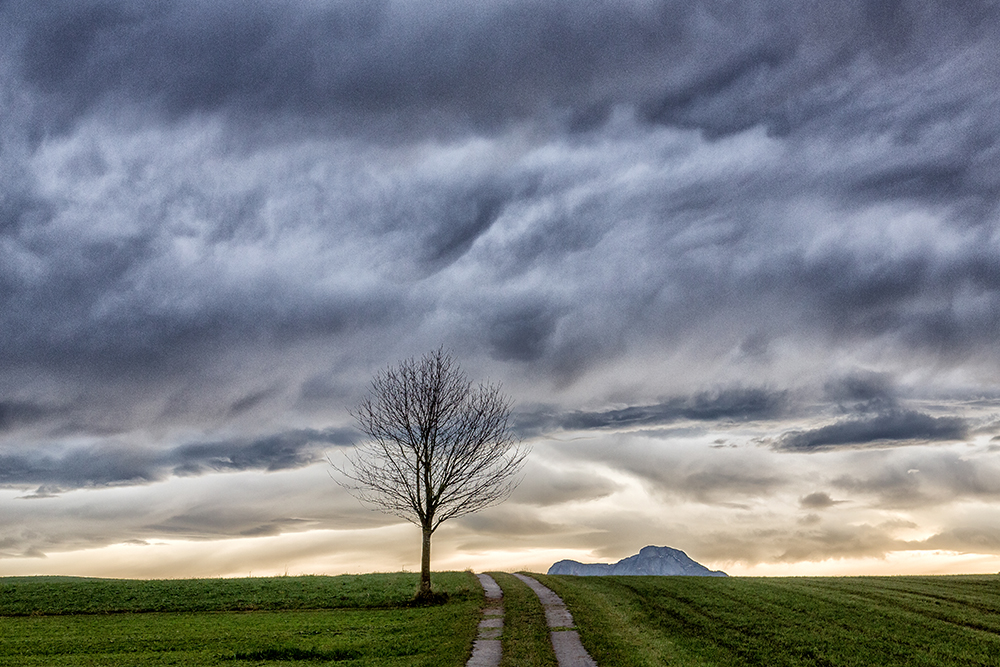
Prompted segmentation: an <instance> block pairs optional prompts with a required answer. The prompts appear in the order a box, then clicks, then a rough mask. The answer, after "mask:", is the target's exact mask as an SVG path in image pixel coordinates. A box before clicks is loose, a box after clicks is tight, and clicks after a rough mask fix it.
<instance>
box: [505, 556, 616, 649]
mask: <svg viewBox="0 0 1000 667" xmlns="http://www.w3.org/2000/svg"><path fill="white" fill-rule="evenodd" d="M514 576H515V577H517V578H518V579H520V580H521V581H523V582H524V583H526V584H528V586H530V587H531V590H533V591H535V595H537V596H538V599H539V600H541V602H542V607H543V608H544V609H545V620H546V622H547V623H548V625H549V629H550V630H552V632H551V636H552V648H553V649H555V652H556V660H557V661H558V662H559V667H597V663H596V662H594V659H593V658H591V657H590V654H589V653H587V649H585V648H583V644H581V643H580V635H579V634H577V631H576V630H575V629H574V628H575V627H576V626H574V625H573V615H572V614H570V613H569V609H567V608H566V603H565V602H563V601H562V598H560V597H559V596H558V595H556V594H555V593H554V592H552V589H550V588H547V587H545V586H543V585H542V584H540V583H538V581H537V580H535V579H532V578H531V577H528V576H525V575H523V574H515V575H514Z"/></svg>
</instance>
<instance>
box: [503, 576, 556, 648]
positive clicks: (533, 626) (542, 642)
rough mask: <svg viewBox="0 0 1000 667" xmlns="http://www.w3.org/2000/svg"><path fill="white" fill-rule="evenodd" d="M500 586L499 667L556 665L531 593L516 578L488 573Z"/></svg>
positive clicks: (542, 614)
mask: <svg viewBox="0 0 1000 667" xmlns="http://www.w3.org/2000/svg"><path fill="white" fill-rule="evenodd" d="M490 576H492V577H493V578H494V579H495V580H496V582H497V583H498V584H500V588H501V589H503V606H504V628H503V635H502V636H501V637H502V644H501V645H502V647H503V657H502V658H501V660H500V667H556V665H557V663H556V654H555V652H554V651H553V650H552V641H551V640H550V639H549V629H548V626H547V625H546V624H545V611H544V610H543V609H542V603H541V602H539V600H538V596H537V595H535V592H534V591H532V590H531V589H530V588H528V586H527V585H525V584H524V582H522V581H521V580H519V579H518V578H517V577H515V576H513V575H511V574H507V573H505V572H491V573H490Z"/></svg>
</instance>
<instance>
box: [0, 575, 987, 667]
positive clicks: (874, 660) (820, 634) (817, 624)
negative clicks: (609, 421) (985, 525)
mask: <svg viewBox="0 0 1000 667" xmlns="http://www.w3.org/2000/svg"><path fill="white" fill-rule="evenodd" d="M493 574H494V577H495V578H496V580H497V583H499V584H500V586H501V587H502V588H503V589H504V605H505V611H506V613H505V628H504V633H503V636H502V646H503V651H504V658H503V662H502V663H501V667H555V664H556V662H555V656H554V655H553V653H552V649H551V646H550V645H549V643H548V630H547V628H546V627H545V617H544V614H543V612H542V609H541V605H540V604H539V603H538V599H537V598H536V597H535V596H534V593H532V592H531V591H530V589H528V587H527V586H525V585H524V584H523V583H521V582H520V581H518V580H517V579H515V578H514V577H513V576H511V575H509V574H504V573H493ZM534 576H536V577H537V578H538V579H539V580H540V581H542V582H543V583H545V584H546V585H547V586H549V587H550V588H552V589H553V590H555V591H556V592H557V593H559V594H560V595H561V596H562V597H563V599H564V600H565V601H566V602H567V603H568V604H569V606H570V609H571V610H572V612H573V615H574V617H575V618H576V622H577V625H578V627H579V630H580V635H581V638H582V639H583V643H584V645H585V646H586V647H587V649H588V650H589V651H590V653H591V655H592V656H593V657H594V658H595V659H596V660H597V662H598V664H599V665H601V667H624V666H628V667H633V666H635V667H642V666H645V665H650V666H652V665H657V666H658V665H688V666H693V665H704V666H707V665H718V666H729V665H767V666H782V665H816V666H824V667H829V666H861V665H873V666H874V665H878V666H882V665H992V666H994V667H1000V576H954V577H854V578H851V577H845V578H836V577H816V578H808V577H803V578H775V579H767V578H736V577H733V578H728V579H726V578H708V577H704V578H703V577H566V576H545V575H534ZM417 580H418V575H416V574H406V573H401V574H373V575H359V576H341V577H276V578H256V579H253V578H251V579H214V580H213V579H201V580H188V581H169V580H168V581H132V580H106V579H73V578H57V577H25V578H0V666H3V665H18V666H22V665H23V666H31V665H39V666H41V665H45V666H53V667H59V666H70V665H101V666H109V667H110V666H119V665H130V666H132V665H187V666H193V665H199V666H200V665H228V666H232V667H239V666H243V665H254V666H264V665H284V666H286V667H287V666H288V665H291V664H302V665H304V664H311V665H350V666H361V665H366V666H376V665H378V666H382V665H391V666H397V665H399V666H401V665H426V666H427V667H432V666H433V667H449V666H455V667H460V666H461V665H464V663H465V661H466V660H467V659H468V656H469V654H470V652H471V647H472V641H473V639H474V638H475V634H476V625H477V623H478V621H479V618H480V610H481V608H482V606H483V602H484V600H483V595H482V589H481V588H480V587H479V583H478V582H477V581H476V579H475V577H473V576H472V575H471V574H469V573H467V572H448V573H440V574H435V575H434V585H435V588H436V589H437V590H442V591H446V592H448V593H449V595H450V598H449V601H448V602H447V603H446V604H442V605H438V606H431V607H418V606H412V605H411V604H410V600H411V599H412V596H413V593H414V592H415V590H416V587H417Z"/></svg>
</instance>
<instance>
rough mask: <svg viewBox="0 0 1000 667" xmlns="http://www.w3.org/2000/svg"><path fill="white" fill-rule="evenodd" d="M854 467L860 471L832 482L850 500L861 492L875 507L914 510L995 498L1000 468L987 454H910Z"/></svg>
mask: <svg viewBox="0 0 1000 667" xmlns="http://www.w3.org/2000/svg"><path fill="white" fill-rule="evenodd" d="M870 453H871V454H878V452H870ZM856 467H857V470H858V471H864V472H850V473H846V474H841V475H838V476H837V477H836V478H834V479H833V480H831V484H832V485H833V486H834V487H836V488H838V489H840V490H842V491H845V492H848V493H850V494H852V497H856V496H857V495H858V494H861V495H863V496H864V497H866V498H868V499H870V502H872V503H873V504H874V505H875V506H877V507H887V508H904V509H917V508H923V507H936V506H940V505H941V504H942V503H946V502H952V501H956V500H959V499H978V500H981V501H984V502H990V501H993V500H995V499H996V498H998V497H1000V468H998V467H997V465H996V463H995V462H994V461H993V460H992V459H991V458H990V457H989V456H981V457H974V458H963V457H961V456H958V455H957V454H955V453H952V452H941V453H936V452H927V451H925V452H919V451H914V452H910V453H908V454H907V455H905V456H900V457H898V458H895V457H894V458H892V459H887V460H883V459H881V458H877V457H875V458H872V457H867V456H863V457H862V458H860V459H859V460H858V461H857V463H856Z"/></svg>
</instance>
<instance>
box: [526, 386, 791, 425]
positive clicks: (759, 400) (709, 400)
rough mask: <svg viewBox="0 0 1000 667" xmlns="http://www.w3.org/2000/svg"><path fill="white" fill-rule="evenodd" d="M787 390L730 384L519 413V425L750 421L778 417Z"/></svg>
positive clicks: (785, 406)
mask: <svg viewBox="0 0 1000 667" xmlns="http://www.w3.org/2000/svg"><path fill="white" fill-rule="evenodd" d="M788 402H789V401H788V395H787V392H784V391H771V390H767V389H761V388H739V387H737V388H727V389H720V390H715V391H704V392H699V393H697V394H694V395H691V396H686V397H676V398H671V399H669V400H666V401H664V402H662V403H658V404H655V405H642V406H632V407H628V408H619V409H615V410H606V411H603V412H570V413H564V414H552V413H547V412H534V413H531V412H529V413H521V414H518V415H516V420H515V423H516V427H517V428H518V430H519V431H522V432H525V433H539V432H545V431H546V430H556V429H562V430H592V429H602V430H603V429H634V428H656V427H658V426H664V425H668V424H674V423H677V422H679V421H686V420H690V421H704V422H714V421H749V420H757V419H774V418H776V417H778V416H780V415H781V414H783V413H784V411H785V410H786V409H787V407H788Z"/></svg>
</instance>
